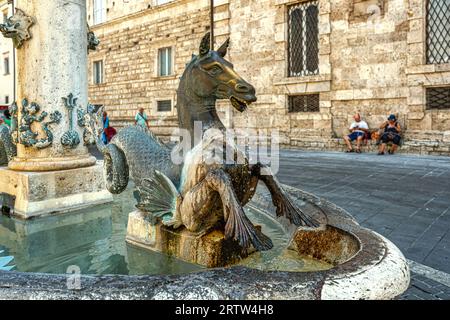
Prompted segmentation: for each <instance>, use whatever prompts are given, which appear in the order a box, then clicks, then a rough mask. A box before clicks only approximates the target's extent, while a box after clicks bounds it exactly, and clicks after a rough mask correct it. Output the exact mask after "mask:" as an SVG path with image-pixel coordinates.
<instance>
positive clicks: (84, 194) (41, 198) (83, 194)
mask: <svg viewBox="0 0 450 320" xmlns="http://www.w3.org/2000/svg"><path fill="white" fill-rule="evenodd" d="M0 193H6V194H9V195H12V196H14V197H15V201H14V202H15V203H14V216H16V217H19V218H22V219H29V218H32V217H36V216H43V215H50V214H55V213H64V212H68V211H73V210H78V209H83V208H85V207H89V206H93V205H97V204H102V203H107V202H112V201H113V197H112V195H111V194H110V193H109V192H108V191H107V190H106V189H105V184H104V180H103V168H102V166H101V165H100V164H97V165H94V166H90V167H86V168H77V169H71V170H59V171H46V172H24V171H14V170H11V169H8V168H6V167H0Z"/></svg>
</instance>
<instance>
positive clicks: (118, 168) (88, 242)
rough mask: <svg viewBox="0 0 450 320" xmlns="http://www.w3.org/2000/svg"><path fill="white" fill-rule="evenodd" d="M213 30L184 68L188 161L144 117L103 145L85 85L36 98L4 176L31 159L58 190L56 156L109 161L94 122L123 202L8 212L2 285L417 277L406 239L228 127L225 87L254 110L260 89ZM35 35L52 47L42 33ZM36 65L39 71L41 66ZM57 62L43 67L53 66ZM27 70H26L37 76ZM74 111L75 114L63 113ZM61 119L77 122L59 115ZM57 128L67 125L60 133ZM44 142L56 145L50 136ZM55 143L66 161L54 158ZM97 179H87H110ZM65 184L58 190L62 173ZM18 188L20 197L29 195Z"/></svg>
mask: <svg viewBox="0 0 450 320" xmlns="http://www.w3.org/2000/svg"><path fill="white" fill-rule="evenodd" d="M78 2H79V4H78ZM78 2H77V1H72V2H71V3H70V4H68V6H67V7H68V8H69V9H67V10H73V13H74V14H75V13H77V14H78V15H77V14H75V17H81V19H80V21H74V23H75V24H76V25H77V27H76V28H75V30H77V31H79V32H76V34H77V35H78V36H79V38H77V39H75V38H74V39H71V41H73V42H71V43H72V44H74V45H75V43H77V42H76V41H78V43H82V44H83V46H79V47H77V48H78V49H80V48H81V47H83V49H86V46H85V45H87V40H86V38H87V37H86V35H85V34H84V36H83V37H82V38H83V39H81V33H82V32H81V31H80V30H81V29H82V31H83V32H84V31H86V30H85V29H84V28H85V27H80V26H81V25H83V26H84V25H85V24H84V21H85V20H84V19H85V17H84V13H82V12H81V11H82V9H83V6H82V5H81V4H82V3H83V4H84V1H78ZM29 3H30V1H24V2H23V3H22V7H21V8H22V9H23V12H35V13H36V15H37V16H39V14H41V15H42V16H40V17H41V18H44V19H53V17H51V14H50V13H47V15H45V14H44V12H43V11H44V10H43V11H40V10H39V9H37V8H34V7H33V6H32V5H30V4H29ZM31 3H35V1H31ZM52 3H58V1H53V2H52ZM20 4H21V2H20V1H19V4H18V5H20ZM25 4H27V5H28V6H29V7H27V6H26V5H25ZM78 5H79V6H78ZM80 8H81V9H80ZM46 9H47V10H45V11H46V12H48V8H46ZM55 9H56V8H55ZM78 10H81V11H78ZM56 11H57V10H55V12H56ZM35 19H36V17H34V18H33V19H32V20H28V21H32V22H34V21H35ZM70 25H71V28H72V27H73V24H70ZM44 26H45V24H44ZM80 28H81V29H80ZM4 29H7V26H2V30H4ZM79 29H80V30H79ZM49 31H50V30H49ZM41 41H44V39H41ZM17 43H18V42H17ZM29 43H30V42H29V41H26V42H22V44H21V46H23V47H26V46H30V44H29ZM44 43H45V42H44ZM210 43H211V41H210V36H209V34H207V35H206V36H205V37H204V38H203V40H202V41H201V44H200V49H199V52H198V55H196V56H194V57H193V59H192V61H191V62H190V63H189V64H188V66H187V67H186V70H185V72H184V74H183V77H182V78H181V80H180V86H179V89H178V92H177V94H178V99H177V102H178V106H177V108H178V116H179V122H180V127H181V128H182V129H184V132H185V135H184V136H183V137H184V141H183V142H184V143H186V142H189V144H191V143H193V145H194V147H193V148H192V149H190V150H189V151H187V152H186V153H182V154H183V156H182V160H183V161H182V162H180V163H177V162H176V161H173V160H174V158H173V157H174V150H173V149H170V148H169V147H167V146H166V145H165V144H163V143H162V142H161V141H159V140H158V138H156V137H155V136H153V135H152V134H151V133H150V134H149V133H148V132H146V131H145V130H141V129H138V128H136V127H127V128H124V129H122V130H120V131H119V133H118V134H117V135H116V136H115V137H114V139H113V140H112V141H111V143H110V144H108V145H103V143H102V142H101V139H100V133H101V130H102V127H101V123H102V122H101V116H100V114H101V112H102V110H101V109H100V110H94V108H91V107H89V108H86V109H81V110H80V112H79V113H78V114H79V117H78V123H77V124H78V126H77V125H75V123H74V121H73V118H72V117H73V115H72V112H73V111H74V109H76V108H77V97H79V98H80V99H81V101H82V102H83V105H87V101H86V96H85V92H84V91H83V90H81V91H77V92H75V93H74V94H67V95H66V96H63V97H64V98H65V99H61V97H58V98H57V97H56V96H53V100H52V101H53V102H54V104H51V105H52V106H54V109H52V112H51V113H50V114H47V113H44V112H42V111H39V110H40V107H39V105H37V104H36V103H33V102H32V103H31V104H30V103H29V102H28V100H26V101H25V99H24V100H23V101H22V108H21V109H20V110H19V112H18V121H19V123H20V124H21V126H20V127H19V129H18V130H17V131H16V132H14V131H13V134H12V137H11V139H13V140H15V142H16V144H17V146H18V150H17V152H18V156H17V157H15V158H13V159H12V160H11V159H10V161H9V164H8V166H9V168H10V169H2V170H0V178H2V179H4V178H3V177H7V178H8V179H10V178H11V177H14V176H15V175H16V174H21V175H26V173H24V170H26V169H29V170H31V171H35V172H36V171H37V173H35V172H31V173H28V174H29V175H36V176H37V178H36V179H41V181H44V183H43V184H42V187H43V188H45V189H46V190H47V189H48V186H49V184H50V183H51V182H52V181H53V180H52V179H54V178H48V177H47V179H46V180H45V179H44V180H42V173H40V170H41V169H42V168H51V169H52V170H53V171H51V173H50V174H51V175H52V176H53V175H57V176H58V175H59V174H64V178H67V177H69V178H70V177H71V176H70V175H67V173H66V172H70V174H71V175H78V174H81V173H82V172H83V170H86V168H91V169H89V170H97V168H98V165H96V166H92V165H91V162H90V161H91V160H90V158H89V156H87V155H86V154H85V153H84V152H85V151H84V147H82V146H81V145H79V144H80V138H79V137H80V132H79V130H80V129H81V128H82V129H83V130H84V131H83V135H82V137H83V140H84V142H85V143H86V144H89V143H96V145H97V147H98V149H99V150H100V151H101V152H102V154H103V155H104V163H103V166H104V176H105V183H106V188H107V190H109V191H110V192H111V193H112V194H114V203H113V204H112V205H111V204H104V205H100V206H95V207H90V208H84V209H82V210H77V211H73V212H72V213H71V214H70V215H57V216H48V215H47V216H43V217H40V218H39V219H33V220H30V221H27V220H25V221H23V220H21V219H19V218H20V217H21V216H23V215H24V216H25V217H27V216H30V214H28V215H27V213H26V211H23V212H25V213H22V214H20V212H22V211H20V210H19V211H18V212H19V215H16V216H13V217H11V218H10V217H6V216H3V217H1V218H0V252H2V255H4V256H6V257H7V258H5V259H4V261H5V262H6V261H7V263H6V266H5V269H12V270H10V271H0V282H1V283H2V286H0V298H2V297H4V298H9V299H15V298H20V299H392V298H395V297H396V296H398V295H400V294H401V293H402V292H404V291H405V290H406V288H407V287H408V285H409V269H408V265H407V262H406V260H405V258H404V256H403V255H402V253H401V252H400V251H399V250H398V249H397V248H396V247H395V245H393V244H392V243H391V242H390V241H389V240H387V239H386V238H384V237H382V236H381V235H379V234H377V233H375V232H373V231H370V230H368V229H365V228H363V227H361V226H359V225H358V223H357V222H356V221H355V220H354V219H353V218H352V217H351V216H350V215H349V214H348V213H346V212H345V211H344V210H342V209H341V208H338V207H336V206H335V205H333V204H332V203H329V202H328V201H326V200H324V199H320V198H318V197H316V196H314V195H312V194H308V193H306V192H304V191H302V190H298V189H294V188H292V187H289V186H286V185H282V184H281V183H280V182H279V181H278V180H277V179H276V177H275V176H274V175H273V174H272V173H271V172H270V170H269V168H268V167H267V166H264V165H262V164H260V163H255V164H251V163H250V162H249V160H248V159H247V157H246V155H245V152H243V151H241V150H240V149H239V148H238V147H237V146H236V145H235V144H234V142H233V141H232V140H230V139H227V138H226V136H225V137H224V135H223V133H224V132H225V131H226V129H225V127H224V126H223V124H222V123H221V121H220V119H219V117H218V116H217V112H216V109H215V103H216V99H229V100H230V102H231V104H232V105H233V107H234V108H235V109H237V110H238V111H241V112H242V111H244V110H245V109H246V108H248V107H249V106H250V105H251V103H252V102H254V101H256V96H255V90H254V88H253V86H252V85H251V84H249V83H248V82H246V81H245V80H243V79H242V78H241V77H240V76H239V75H238V74H237V73H236V71H235V70H234V68H233V65H232V64H231V63H229V62H228V61H227V60H225V56H226V53H227V50H228V45H229V42H228V41H226V42H225V43H224V44H223V45H222V46H221V47H220V48H219V49H218V50H217V51H214V50H212V49H213V48H211V46H210ZM33 46H34V47H35V48H36V50H38V49H39V48H38V47H39V46H40V44H39V43H38V44H34V45H33ZM47 49H48V48H47V47H42V48H40V50H42V51H43V52H46V50H47ZM38 52H39V50H38ZM77 52H78V51H77ZM79 52H81V51H79ZM67 54H69V53H67ZM71 54H73V52H72V53H71ZM80 54H81V53H80ZM84 54H86V52H84ZM32 61H34V60H32ZM63 61H65V60H63ZM20 62H21V63H23V64H24V65H26V64H27V63H28V64H29V62H26V61H25V60H20ZM79 62H80V64H79V65H78V66H85V63H86V61H85V60H84V58H83V61H81V60H80V61H79ZM57 65H58V63H57ZM30 67H31V66H30ZM47 67H48V66H47ZM66 67H67V66H66ZM42 68H43V67H42ZM67 68H69V69H70V68H74V66H73V65H72V66H70V67H67ZM24 69H25V70H29V71H28V72H29V73H31V70H32V69H31V68H30V69H27V68H24ZM81 69H84V68H81ZM44 71H47V70H42V72H43V73H42V74H43V75H49V74H48V73H45V72H44ZM67 71H73V70H67ZM64 72H65V71H64ZM68 74H69V73H68ZM68 74H65V75H60V77H61V79H60V82H61V85H60V86H61V87H64V88H65V89H67V88H66V86H70V84H72V85H75V84H76V83H78V82H77V81H79V83H81V84H82V86H81V87H82V88H84V83H85V80H86V79H85V78H82V79H79V78H77V76H74V77H67V75H68ZM70 75H73V74H70ZM26 76H29V75H28V74H27V73H24V74H23V77H22V78H21V79H22V80H27V79H28V78H27V77H26ZM82 76H83V77H84V76H85V74H82ZM19 78H20V77H19ZM26 83H27V82H24V85H22V87H21V88H22V89H21V90H22V91H20V92H22V93H21V94H22V96H21V97H24V93H23V92H35V91H30V90H31V89H30V88H34V87H32V86H31V87H30V88H29V87H27V86H26V85H25V84H26ZM39 88H49V86H39ZM27 90H28V91H27ZM33 90H34V89H33ZM36 90H37V89H36ZM36 92H37V94H36V97H35V98H34V99H43V98H42V97H41V95H42V94H43V92H40V91H36ZM71 92H72V91H71ZM61 100H62V102H63V103H62V104H61ZM39 103H41V104H42V102H40V101H39ZM43 105H44V104H43ZM14 107H15V108H17V109H19V108H18V107H17V106H14ZM63 112H65V114H67V117H62V113H63ZM47 117H48V119H47ZM62 119H65V120H63V121H61V120H62ZM27 121H28V122H27ZM30 121H31V122H37V123H39V124H40V125H41V127H42V130H43V132H44V133H41V134H45V132H46V133H47V135H46V136H44V137H39V136H38V135H36V134H35V132H34V131H33V130H32V127H31V126H26V125H24V124H26V123H29V122H30ZM61 123H63V124H64V125H63V127H64V128H60V127H58V126H59V125H61ZM199 123H201V129H200V130H199V131H198V130H196V128H198V124H199ZM22 128H23V129H22ZM49 128H53V129H49ZM57 128H58V129H57ZM49 131H50V132H52V131H54V132H55V134H54V136H55V137H56V136H58V137H59V140H58V141H59V142H58V143H55V141H54V139H51V137H52V136H53V133H52V134H50V135H49V134H48V132H49ZM15 133H16V134H15ZM41 145H42V146H45V147H43V148H42V149H40V148H38V146H41ZM225 146H226V147H227V148H226V149H227V151H230V150H231V152H230V153H227V155H228V156H229V155H230V154H231V160H233V161H231V163H228V162H227V163H226V164H224V163H222V162H221V161H216V160H217V158H215V156H216V155H217V154H222V153H221V152H218V151H217V150H221V151H222V152H223V148H224V147H225ZM46 148H51V149H46ZM42 150H52V151H51V152H50V151H45V152H43V153H42ZM74 150H77V151H76V152H75V151H74ZM175 150H177V149H175ZM178 151H180V150H178ZM50 155H55V157H56V160H55V157H53V158H52V159H46V158H43V156H47V157H48V156H50ZM39 156H40V157H39ZM57 156H61V157H62V156H64V157H63V159H58V158H57ZM71 157H72V158H71ZM73 157H75V158H76V159H75V158H73ZM69 158H70V159H69ZM227 159H228V158H227ZM236 159H240V160H239V161H237V160H236ZM219 160H220V159H219ZM222 160H223V159H222ZM228 160H230V159H228ZM48 163H50V165H48V166H47V164H48ZM74 163H76V165H74ZM25 164H26V165H25ZM87 164H89V166H87ZM66 165H67V166H66ZM93 168H95V169H93ZM13 170H15V171H13ZM18 170H19V171H18ZM20 170H22V171H20ZM57 170H60V171H57ZM54 171H56V172H57V173H53V172H54ZM95 172H97V171H95ZM1 175H3V176H1ZM22 179H23V178H22ZM63 180H64V179H63ZM2 181H3V180H2ZM8 181H9V180H8ZM85 181H87V183H86V185H87V187H89V186H92V185H93V184H96V183H98V182H94V181H91V182H89V180H85ZM96 181H97V180H96ZM1 185H2V184H1V183H0V186H1ZM3 188H4V187H3ZM52 188H53V189H55V190H57V189H58V188H59V185H52ZM95 188H96V190H99V189H100V188H101V185H100V184H97V185H96V187H95ZM2 190H3V189H1V188H0V191H2ZM31 191H33V192H34V191H35V190H31ZM3 192H5V191H3ZM70 192H78V191H77V188H72V189H71V190H70ZM70 192H69V193H70ZM82 192H83V191H81V193H82ZM101 192H103V191H101ZM10 194H11V193H10ZM40 196H41V199H40V201H41V202H40V204H41V206H40V207H41V208H48V209H49V210H52V208H55V206H56V205H58V204H59V203H61V205H62V206H63V207H64V205H65V204H66V201H62V202H55V201H54V199H53V194H52V193H49V192H46V193H45V192H43V193H42V194H40ZM81 198H83V196H82V197H81ZM133 198H134V199H135V200H134V199H133ZM17 201H19V209H20V208H21V206H20V201H22V199H21V198H19V197H17V199H16V203H17ZM135 201H136V203H137V204H136V205H135V206H134V203H135ZM68 202H69V203H70V204H71V206H72V205H73V203H72V202H70V201H68ZM31 215H33V214H31ZM125 240H126V241H125ZM0 258H1V257H0ZM1 267H2V266H0V270H1ZM64 272H66V273H67V274H66V275H64V274H62V273H64ZM111 274H115V275H111ZM219 279H220V280H219ZM124 288H126V290H124Z"/></svg>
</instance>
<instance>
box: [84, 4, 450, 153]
mask: <svg viewBox="0 0 450 320" xmlns="http://www.w3.org/2000/svg"><path fill="white" fill-rule="evenodd" d="M94 2H95V3H94ZM99 2H101V3H100V4H99ZM87 10H88V18H89V23H90V24H91V28H92V30H93V31H94V32H95V33H96V35H97V36H98V38H99V39H100V41H101V44H100V46H99V48H98V50H97V51H96V52H91V53H90V74H91V75H92V79H91V81H90V83H91V85H90V89H89V94H90V100H91V102H92V103H94V104H101V105H105V107H106V110H108V111H109V113H110V118H111V121H112V123H113V125H114V126H116V127H121V126H124V125H126V124H127V123H132V122H133V118H134V115H135V114H136V111H137V109H138V108H139V107H144V108H145V109H146V112H147V113H148V114H150V119H151V121H150V123H151V125H152V127H153V130H154V131H155V132H156V133H157V134H158V135H160V136H162V137H163V138H166V139H167V138H168V137H169V136H170V134H171V132H172V130H173V129H174V128H176V127H177V119H176V108H175V106H176V88H177V86H178V79H179V77H180V76H181V74H182V72H183V70H184V67H185V65H186V63H187V62H189V61H190V58H191V54H192V53H196V52H197V51H198V45H199V41H200V39H201V38H202V36H203V35H204V33H205V32H206V31H207V30H209V1H207V0H174V1H167V0H165V1H161V0H159V1H158V0H153V1H148V0H147V1H143V0H135V1H128V2H127V1H119V0H116V1H111V0H107V1H106V0H103V1H102V0H95V1H94V0H89V1H88V9H87ZM94 20H95V21H94ZM214 21H215V35H216V39H215V40H216V46H218V45H220V44H221V43H222V42H223V41H225V39H226V38H228V37H229V38H230V40H231V42H230V43H231V44H230V50H229V55H228V59H229V60H230V61H231V62H232V63H233V64H234V66H235V69H236V70H237V71H238V73H239V74H241V75H242V76H243V77H244V78H245V79H246V80H247V81H249V82H250V83H252V84H253V85H254V86H255V88H256V92H257V96H258V101H257V102H256V103H254V104H253V105H252V106H251V107H250V109H249V110H248V111H247V112H245V113H243V114H240V113H238V112H236V111H235V110H233V109H232V108H231V107H230V106H229V103H228V102H227V101H221V102H220V103H219V108H220V110H221V115H222V117H223V119H224V122H225V124H227V125H229V126H234V127H235V128H255V129H257V130H269V131H270V130H278V132H279V134H280V137H281V143H282V144H284V145H286V146H293V147H300V148H306V149H342V148H343V143H342V136H343V135H344V134H345V133H346V132H347V127H348V126H349V124H350V122H351V120H352V115H353V114H354V113H356V112H359V113H361V115H362V116H363V118H365V119H366V120H367V122H368V123H369V126H370V127H371V129H376V128H377V127H378V126H379V125H380V123H381V122H383V121H384V120H385V119H386V117H387V115H389V114H390V113H395V114H397V116H398V118H399V121H400V123H401V124H402V126H403V128H404V139H403V141H404V142H403V145H402V148H401V150H402V151H403V152H411V153H422V154H424V153H427V154H436V155H441V154H442V155H444V154H445V155H448V154H450V93H449V90H450V60H449V55H450V30H449V28H450V27H449V26H450V7H449V3H448V1H445V0H428V1H427V0H312V1H311V0H307V1H301V0H258V1H256V0H215V8H214ZM167 48H170V49H167ZM167 61H169V62H167ZM168 64H170V66H168ZM94 82H98V83H96V84H94Z"/></svg>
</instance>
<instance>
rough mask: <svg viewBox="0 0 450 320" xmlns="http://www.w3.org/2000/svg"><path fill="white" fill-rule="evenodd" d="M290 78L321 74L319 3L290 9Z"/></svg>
mask: <svg viewBox="0 0 450 320" xmlns="http://www.w3.org/2000/svg"><path fill="white" fill-rule="evenodd" d="M288 12H289V26H288V29H289V43H288V46H289V59H288V62H289V67H288V69H289V76H290V77H299V76H308V75H315V74H318V73H319V7H318V1H310V2H302V3H299V4H295V5H292V6H289V7H288Z"/></svg>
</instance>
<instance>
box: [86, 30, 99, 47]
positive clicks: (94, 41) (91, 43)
mask: <svg viewBox="0 0 450 320" xmlns="http://www.w3.org/2000/svg"><path fill="white" fill-rule="evenodd" d="M87 39H88V52H89V50H92V51H95V50H97V47H98V45H99V44H100V40H98V38H97V37H96V36H95V33H94V32H93V31H91V29H90V28H89V26H88V34H87Z"/></svg>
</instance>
